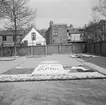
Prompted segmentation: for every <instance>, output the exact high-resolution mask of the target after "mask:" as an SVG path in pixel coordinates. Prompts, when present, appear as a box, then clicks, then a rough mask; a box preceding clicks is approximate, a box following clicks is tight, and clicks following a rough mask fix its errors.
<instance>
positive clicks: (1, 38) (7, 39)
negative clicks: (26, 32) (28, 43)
mask: <svg viewBox="0 0 106 105" xmlns="http://www.w3.org/2000/svg"><path fill="white" fill-rule="evenodd" d="M22 36H23V31H17V37H16V39H17V45H18V44H19V43H20V42H21V40H22ZM13 45H14V31H13V30H2V31H0V46H13Z"/></svg>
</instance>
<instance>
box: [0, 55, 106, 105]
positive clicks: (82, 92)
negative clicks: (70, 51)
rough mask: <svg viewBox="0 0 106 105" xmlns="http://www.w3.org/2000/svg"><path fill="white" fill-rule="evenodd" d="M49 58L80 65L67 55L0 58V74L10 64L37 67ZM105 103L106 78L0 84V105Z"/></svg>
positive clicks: (71, 64)
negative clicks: (13, 58) (7, 59)
mask: <svg viewBox="0 0 106 105" xmlns="http://www.w3.org/2000/svg"><path fill="white" fill-rule="evenodd" d="M96 59H97V58H96ZM51 60H52V61H58V62H59V63H61V64H62V65H63V66H67V65H70V66H77V65H82V64H83V62H80V61H78V60H76V59H73V58H70V57H69V55H49V56H46V57H45V56H38V57H35V58H26V57H21V58H17V59H16V60H14V61H0V73H2V72H4V71H6V70H8V69H10V68H13V67H25V68H33V67H37V65H38V64H40V63H41V62H44V61H51ZM101 60H102V59H101ZM101 62H102V61H101ZM104 64H105V63H104ZM105 104H106V80H103V79H100V80H97V79H96V80H70V81H69V80H68V81H42V82H41V81H40V82H12V83H0V105H105Z"/></svg>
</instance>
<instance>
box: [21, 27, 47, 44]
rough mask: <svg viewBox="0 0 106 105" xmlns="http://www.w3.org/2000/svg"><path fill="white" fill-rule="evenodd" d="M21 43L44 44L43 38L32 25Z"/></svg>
mask: <svg viewBox="0 0 106 105" xmlns="http://www.w3.org/2000/svg"><path fill="white" fill-rule="evenodd" d="M22 43H26V44H27V45H28V46H33V45H34V46H35V45H46V41H45V38H43V36H42V35H40V34H39V33H38V32H37V31H36V29H35V28H33V27H32V28H31V29H30V30H28V32H27V33H26V34H25V35H24V36H23V39H22Z"/></svg>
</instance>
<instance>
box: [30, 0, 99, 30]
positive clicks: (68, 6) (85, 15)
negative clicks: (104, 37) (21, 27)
mask: <svg viewBox="0 0 106 105" xmlns="http://www.w3.org/2000/svg"><path fill="white" fill-rule="evenodd" d="M97 1H98V0H30V3H29V5H30V6H31V7H32V8H36V9H37V16H36V23H35V24H36V27H37V28H38V29H42V28H48V27H49V22H50V20H52V21H54V23H66V24H68V25H70V24H73V25H74V27H81V26H84V24H87V23H88V22H89V20H91V13H92V12H91V11H92V7H93V6H94V5H96V4H97Z"/></svg>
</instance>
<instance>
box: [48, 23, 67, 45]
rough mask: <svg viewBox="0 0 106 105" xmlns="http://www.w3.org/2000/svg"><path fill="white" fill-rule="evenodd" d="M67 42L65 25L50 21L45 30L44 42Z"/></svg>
mask: <svg viewBox="0 0 106 105" xmlns="http://www.w3.org/2000/svg"><path fill="white" fill-rule="evenodd" d="M59 43H67V25H66V24H54V23H53V22H52V21H51V22H50V26H49V28H48V29H47V31H46V44H59Z"/></svg>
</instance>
